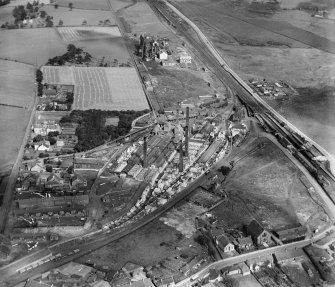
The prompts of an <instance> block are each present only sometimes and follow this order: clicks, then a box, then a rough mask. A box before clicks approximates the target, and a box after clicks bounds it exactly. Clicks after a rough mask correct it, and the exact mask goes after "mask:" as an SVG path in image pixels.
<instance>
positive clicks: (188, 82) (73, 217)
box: [0, 0, 335, 287]
mask: <svg viewBox="0 0 335 287" xmlns="http://www.w3.org/2000/svg"><path fill="white" fill-rule="evenodd" d="M7 2H8V1H0V12H3V10H2V9H4V8H6V9H8V11H10V13H9V14H8V15H7V14H6V15H7V16H8V22H7V23H1V24H3V25H2V26H1V30H0V33H4V34H6V35H4V37H5V36H6V37H9V36H8V35H7V33H8V34H10V35H11V34H12V33H17V35H16V36H15V37H16V39H17V41H18V42H19V41H21V38H22V37H23V35H24V33H26V34H27V35H30V36H29V37H28V36H27V38H24V39H25V41H26V43H25V46H26V47H25V48H26V51H20V52H17V51H16V50H15V49H14V46H13V49H12V50H11V49H9V50H11V51H5V52H4V53H5V54H4V56H1V55H0V56H1V59H0V61H6V62H10V63H11V65H13V67H12V66H10V65H9V64H8V63H7V64H8V66H7V65H2V66H3V67H4V68H3V69H5V70H6V71H0V82H1V80H3V79H7V80H6V81H8V83H10V84H8V85H4V91H5V92H6V93H7V94H8V95H11V97H13V102H11V99H9V96H8V97H7V98H6V101H4V103H3V104H2V103H0V105H1V107H0V108H2V107H4V109H15V110H18V109H19V112H20V113H18V114H16V117H17V118H18V122H15V125H16V126H15V127H16V129H15V128H14V125H13V126H11V128H8V127H7V126H6V135H7V134H8V135H9V134H10V129H12V130H13V133H12V134H10V136H9V137H11V138H14V137H15V136H14V130H15V132H16V130H17V129H21V132H22V131H24V132H23V133H24V135H21V136H22V139H21V138H20V139H18V140H16V141H20V142H21V141H22V144H21V146H18V145H17V143H16V142H15V141H13V142H10V141H8V143H5V144H7V149H8V154H9V153H10V151H15V152H14V153H15V156H12V159H11V160H12V162H11V163H10V164H9V165H8V166H10V172H9V173H8V174H7V175H5V176H3V177H2V174H0V175H1V177H0V180H1V181H0V187H1V193H0V199H1V206H0V231H1V233H0V287H2V286H3V287H39V286H41V287H52V286H54V287H55V286H56V287H58V286H59V287H63V286H73V287H76V286H84V287H114V286H115V287H177V286H178V287H200V286H205V287H234V286H236V287H238V286H252V287H278V286H279V287H305V286H332V284H335V283H334V282H335V228H334V222H335V221H334V220H335V192H334V190H335V189H334V188H335V175H334V170H335V161H334V160H333V158H332V157H331V155H330V154H329V153H328V152H327V151H326V150H325V149H324V148H323V147H322V146H321V145H319V144H318V143H316V142H315V141H314V140H313V139H312V138H310V137H309V136H307V135H306V134H305V133H304V132H302V131H301V130H300V129H298V128H297V127H296V126H295V125H293V124H292V123H291V122H290V121H289V120H288V118H285V117H283V116H282V115H281V114H280V113H279V112H278V111H277V108H278V107H279V108H278V110H280V107H281V106H280V104H278V102H276V101H283V102H284V101H290V100H292V101H293V100H294V98H295V97H299V96H300V95H299V92H300V91H301V89H300V88H299V87H297V86H296V85H295V84H293V83H291V82H290V81H288V79H287V78H282V77H280V76H279V75H278V77H274V76H273V74H272V72H271V74H270V73H269V75H267V74H266V73H264V74H262V73H258V74H257V73H244V74H243V76H242V74H241V75H240V71H241V70H243V67H242V68H241V65H240V64H239V63H237V64H236V63H235V60H234V58H229V57H228V56H227V55H228V52H227V55H226V54H225V51H226V50H225V49H227V51H228V48H227V45H228V44H227V41H228V42H229V43H230V44H229V45H235V46H234V47H233V48H232V49H235V48H236V49H237V50H238V49H242V48H243V47H242V46H243V45H245V44H242V40H241V39H240V38H241V37H240V38H239V37H235V36H234V34H229V33H227V34H225V35H224V37H223V36H222V35H223V34H222V35H221V36H222V37H221V36H220V37H216V36H215V35H216V34H215V33H221V28H218V26H216V24H215V23H214V24H213V22H212V19H207V20H206V21H205V20H204V19H203V18H202V17H203V16H202V15H201V13H200V12H199V14H197V13H198V12H194V11H198V10H197V9H199V11H200V7H201V5H203V4H204V3H203V2H205V1H197V3H193V1H153V0H148V1H144V2H142V1H134V2H132V3H125V2H124V1H120V0H113V1H110V0H106V1H105V0H96V1H85V0H82V1H74V2H73V3H72V2H71V3H70V2H68V1H67V0H62V1H46V0H43V1H40V2H36V1H34V3H32V4H30V3H23V2H24V1H23V2H22V1H21V2H22V3H21V2H20V1H19V2H20V4H18V3H16V2H17V1H14V2H15V3H14V2H13V1H9V2H12V3H11V4H13V3H14V4H13V5H14V6H13V7H12V6H7V5H11V4H10V3H7ZM184 2H185V3H184ZM212 2H213V1H212ZM214 2H215V1H214ZM214 2H213V3H207V4H208V11H211V13H213V14H212V15H215V13H214V12H216V11H213V8H212V5H219V4H217V3H216V2H215V3H214ZM221 2H222V1H221ZM223 2H225V1H223ZM237 2H239V4H238V5H237ZM242 2H243V3H242ZM244 2H248V3H244ZM278 2H279V1H231V2H230V5H231V7H230V6H229V7H228V8H229V9H242V8H243V9H244V8H245V5H248V7H249V6H250V7H249V8H250V10H248V13H251V12H250V11H251V10H252V9H254V10H253V11H255V10H257V9H260V8H259V7H263V5H265V8H266V11H265V12H266V13H270V12H271V13H273V16H274V15H275V13H276V11H277V10H276V9H279V8H278V7H279V6H280V5H281V3H278ZM207 4H206V5H207ZM221 4H222V5H228V4H227V3H226V2H225V3H221ZM235 5H237V6H236V7H238V8H236V7H235ZM305 5H307V4H305ZM10 7H12V8H10ZM228 8H227V9H228ZM249 8H248V9H249ZM274 8H276V9H274ZM206 9H207V8H206ZM229 9H228V10H225V13H222V15H221V16H220V18H219V19H218V22H220V23H221V21H222V23H226V22H225V21H226V20H227V19H228V18H229V19H230V20H229V21H231V23H230V25H235V24H234V23H237V22H238V21H240V22H239V23H240V24H239V25H237V26H238V28H239V29H241V30H243V29H244V28H245V27H246V26H244V25H249V24H250V23H251V22H252V23H256V24H257V25H261V23H263V22H262V21H270V20H269V19H267V20H264V19H257V16H255V19H251V18H250V19H249V18H246V19H244V18H243V21H242V20H241V19H242V18H241V17H242V16H239V17H240V18H239V17H237V16H236V15H233V14H229V13H230V12H229V11H230V10H229ZM272 9H273V10H272ZM334 9H335V8H334ZM44 10H45V11H44ZM4 11H7V10H4ZM8 11H7V12H8ZM283 11H284V10H283ZM292 11H293V10H292ZM299 11H300V10H299ZM320 11H322V10H318V11H317V12H315V13H314V12H313V14H314V16H313V20H315V21H318V20H320V19H321V20H324V21H326V20H327V21H331V17H330V16H328V14H327V15H326V14H322V13H321V12H320ZM3 13H5V12H3ZM208 13H209V12H208ZM266 13H264V15H268V14H266ZM283 13H284V12H283ZM294 13H295V12H294ZM255 15H256V14H255ZM262 15H263V14H262ZM264 15H263V16H264ZM269 15H270V14H269ZM318 15H323V16H324V17H321V16H320V17H319V16H318ZM325 15H326V16H327V17H326V16H325ZM7 16H6V17H7ZM271 16H272V14H271ZM13 17H14V18H13ZM243 17H244V16H243ZM276 17H279V16H278V15H276ZM301 17H302V16H301ZM12 18H13V19H12ZM269 18H271V17H269ZM78 19H79V20H78ZM321 20H320V21H321ZM1 21H2V20H1V19H0V22H1ZM11 21H12V22H11ZM54 21H55V23H54ZM235 21H237V22H235ZM257 21H259V22H257ZM271 21H272V20H271ZM249 22H250V23H249ZM56 23H58V25H56ZM241 23H242V24H241ZM256 24H254V27H253V28H254V29H258V28H259V27H258V26H257V25H256ZM300 24H301V23H300ZM53 25H55V26H56V27H53ZM222 25H226V24H222ZM301 25H302V24H301ZM227 26H229V25H227ZM37 28H38V29H37ZM223 28H224V29H226V27H223ZM270 28H271V29H272V30H274V28H273V27H270V26H269V29H268V30H266V29H264V31H266V33H270V30H271V29H270ZM287 29H289V28H287ZM310 29H312V28H311V27H310ZM272 32H273V31H272ZM39 33H41V35H43V36H45V39H43V43H44V44H45V45H46V46H47V47H48V51H45V47H44V48H43V49H42V46H43V45H42V42H41V39H39V38H40V37H41V35H40V34H39ZM222 33H223V32H222ZM244 33H245V34H247V33H249V32H248V31H247V30H245V31H244ZM250 33H251V32H250ZM285 33H287V31H286V30H285ZM264 34H265V32H264ZM266 35H268V34H266ZM269 35H270V34H269ZM15 37H13V38H15ZM244 37H245V38H247V35H244ZM269 37H270V36H269ZM282 37H284V36H283V35H282ZM242 38H243V37H242ZM291 40H292V39H291ZM291 40H290V41H291ZM246 41H247V40H246ZM257 41H260V40H259V39H258V40H257V39H255V40H254V42H252V41H251V40H250V43H251V42H252V43H253V45H254V46H252V47H256V48H258V49H263V48H264V51H265V49H266V48H267V45H272V46H276V45H277V44H276V43H277V42H275V41H273V39H271V38H269V40H268V42H267V44H266V45H263V44H262V43H261V42H259V43H258V42H257ZM287 41H288V40H287ZM297 42H298V41H297ZM232 43H233V44H232ZM250 43H249V42H248V45H247V46H248V47H249V46H251V44H250ZM300 44H301V43H300ZM1 45H3V43H0V48H1V47H2V46H1ZM290 45H292V47H293V48H294V49H295V48H296V46H294V45H297V47H300V46H298V44H297V43H293V44H292V43H291V42H288V44H285V45H284V44H283V45H282V46H283V47H285V49H287V51H286V50H285V53H289V52H288V51H289V50H290V49H293V48H292V47H291V46H290ZM304 45H307V44H306V43H304ZM277 46H278V45H277ZM279 47H280V48H282V47H281V46H280V45H279ZM313 47H314V46H313ZM280 48H278V47H273V50H274V49H280ZM34 49H36V51H39V52H38V53H40V55H37V54H38V53H37V52H34V53H32V54H30V53H31V52H32V51H31V50H34ZM299 49H302V48H299ZM314 49H315V47H314ZM0 50H1V49H0ZM266 51H267V53H270V52H269V51H268V50H266ZM9 52H11V53H12V54H11V53H9ZM28 52H29V53H28ZM272 52H273V51H271V53H272ZM0 53H3V52H2V51H0ZM6 53H7V54H8V55H7V54H6ZM25 53H27V54H25ZM230 53H232V52H231V51H230ZM264 53H265V52H264ZM278 53H279V52H278ZM32 55H34V57H35V60H34V62H32V60H31V59H32V58H34V57H33V56H32ZM251 55H252V54H250V55H249V54H247V53H245V54H243V56H245V58H248V57H250V61H253V59H252V57H251ZM285 55H286V54H285ZM21 56H22V57H23V58H24V59H23V60H22V59H20V57H21ZM24 56H25V57H24ZM232 59H233V60H234V61H233V60H232ZM248 59H249V58H248ZM276 59H277V58H276ZM29 61H30V62H29ZM233 62H234V63H233ZM260 63H262V65H263V62H261V61H260ZM14 64H15V65H16V64H17V65H27V66H29V68H27V67H26V69H25V70H24V69H23V68H22V67H21V68H22V69H21V70H20V69H19V66H17V67H16V66H15V65H14ZM253 65H254V66H255V69H256V68H257V67H258V66H260V64H259V63H257V64H255V63H254V64H253ZM256 66H257V67H256ZM279 66H280V65H279V64H278V67H279ZM237 67H239V69H237ZM275 67H277V66H275ZM320 67H321V66H320ZM9 68H11V69H13V70H12V71H10V70H9ZM233 68H234V70H233ZM7 69H8V71H7ZM15 69H16V70H15ZM235 70H236V71H238V72H239V74H237V73H236V72H235ZM3 72H5V73H6V75H3ZM30 72H31V75H30V74H29V73H30ZM263 72H264V71H263ZM24 73H25V74H24ZM6 77H7V78H6ZM8 77H12V78H13V79H8ZM25 77H26V78H25ZM18 79H20V81H18ZM245 79H248V80H245ZM279 79H283V80H279ZM10 80H13V81H15V83H16V84H17V85H18V87H17V89H14V88H13V90H14V92H13V94H16V93H17V94H19V93H22V98H23V95H25V96H27V94H28V91H29V93H30V94H32V95H33V97H32V98H29V97H28V96H27V98H26V99H25V101H26V102H24V103H19V104H20V105H19V104H17V103H15V101H14V95H12V94H11V92H12V89H9V88H8V87H7V86H11V85H12V86H14V85H13V83H14V82H10ZM3 81H5V80H3ZM19 82H20V84H22V87H21V86H20V87H19ZM2 94H3V91H2V89H0V96H2ZM16 100H17V99H16ZM21 100H22V99H21ZM28 100H29V101H28ZM1 101H2V98H1ZM30 102H31V103H30ZM32 102H33V103H32ZM271 103H276V104H277V106H276V109H275V108H274V107H273V106H271ZM6 111H7V110H6ZM280 111H281V110H280ZM28 112H29V113H28ZM20 114H22V123H19V116H21V115H20ZM8 117H9V116H8ZM23 117H26V118H23ZM28 118H29V119H28ZM23 123H24V125H23ZM6 124H7V125H9V123H6ZM19 124H22V126H20V125H19ZM0 144H1V145H2V143H0ZM9 144H11V145H13V147H12V149H10V148H9V147H8V146H9ZM1 152H2V151H1V149H0V153H1ZM0 171H1V170H0Z"/></svg>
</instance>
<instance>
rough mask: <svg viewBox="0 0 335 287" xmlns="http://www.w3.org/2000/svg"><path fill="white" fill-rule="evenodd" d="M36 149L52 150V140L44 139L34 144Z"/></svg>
mask: <svg viewBox="0 0 335 287" xmlns="http://www.w3.org/2000/svg"><path fill="white" fill-rule="evenodd" d="M34 149H35V150H37V151H49V150H50V142H49V141H43V142H38V143H35V144H34Z"/></svg>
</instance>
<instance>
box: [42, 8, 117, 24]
mask: <svg viewBox="0 0 335 287" xmlns="http://www.w3.org/2000/svg"><path fill="white" fill-rule="evenodd" d="M41 10H44V11H45V12H46V13H47V14H48V15H50V16H52V17H53V22H54V25H58V23H59V20H62V21H63V26H78V25H82V23H83V21H84V20H86V21H87V25H98V24H99V22H100V21H105V20H107V19H109V21H110V24H111V25H114V24H115V18H114V15H113V14H112V13H111V12H110V11H102V10H82V9H72V11H70V10H69V8H67V7H61V6H60V7H58V8H57V9H55V8H54V6H52V5H47V6H44V7H43V8H42V9H41Z"/></svg>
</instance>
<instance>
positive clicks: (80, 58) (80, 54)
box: [47, 44, 92, 66]
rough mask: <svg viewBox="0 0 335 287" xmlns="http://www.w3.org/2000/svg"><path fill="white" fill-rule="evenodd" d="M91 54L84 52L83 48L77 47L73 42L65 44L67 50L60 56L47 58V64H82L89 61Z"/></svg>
mask: <svg viewBox="0 0 335 287" xmlns="http://www.w3.org/2000/svg"><path fill="white" fill-rule="evenodd" d="M91 59H92V56H91V55H90V54H89V53H87V52H84V51H83V49H81V48H77V47H76V46H75V45H73V44H69V45H68V46H67V52H66V53H65V54H63V55H61V56H56V57H54V58H51V59H49V60H48V62H47V65H50V66H63V65H64V64H65V63H73V64H84V63H89V62H90V61H91Z"/></svg>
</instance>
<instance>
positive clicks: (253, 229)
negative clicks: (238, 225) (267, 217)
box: [248, 220, 264, 237]
mask: <svg viewBox="0 0 335 287" xmlns="http://www.w3.org/2000/svg"><path fill="white" fill-rule="evenodd" d="M263 231H264V228H263V227H262V226H261V225H260V224H259V223H258V222H257V221H256V220H253V221H251V222H250V224H249V225H248V232H249V233H250V234H251V235H252V236H255V237H258V236H259V235H260V234H261V233H262V232H263Z"/></svg>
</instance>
